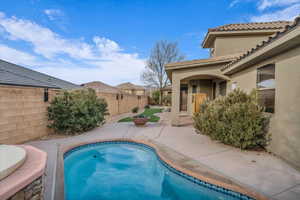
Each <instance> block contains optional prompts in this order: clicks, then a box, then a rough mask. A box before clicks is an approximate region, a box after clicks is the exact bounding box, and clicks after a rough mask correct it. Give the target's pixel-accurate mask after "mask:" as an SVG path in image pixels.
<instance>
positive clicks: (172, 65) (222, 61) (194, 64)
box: [165, 58, 234, 71]
mask: <svg viewBox="0 0 300 200" xmlns="http://www.w3.org/2000/svg"><path fill="white" fill-rule="evenodd" d="M233 60H234V58H230V59H224V60H218V61H210V62H203V63H193V64H188V63H186V64H185V63H180V64H178V65H176V63H172V64H170V65H166V66H165V70H166V71H169V70H175V69H186V68H193V67H203V66H210V65H215V64H222V63H226V62H230V61H233ZM187 62H189V61H187Z"/></svg>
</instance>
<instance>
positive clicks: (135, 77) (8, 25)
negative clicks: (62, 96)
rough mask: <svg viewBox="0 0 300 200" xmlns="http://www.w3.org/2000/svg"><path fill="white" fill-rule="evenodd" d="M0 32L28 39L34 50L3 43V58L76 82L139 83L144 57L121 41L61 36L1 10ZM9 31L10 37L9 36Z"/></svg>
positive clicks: (19, 38)
mask: <svg viewBox="0 0 300 200" xmlns="http://www.w3.org/2000/svg"><path fill="white" fill-rule="evenodd" d="M0 29H2V31H3V32H4V33H5V34H1V35H0V36H2V37H4V38H5V39H9V40H14V41H15V42H21V43H24V42H26V43H28V44H30V45H31V46H32V50H33V52H34V54H31V53H28V52H23V51H20V50H17V49H14V48H11V47H9V46H6V45H0V58H2V59H4V60H7V61H10V62H12V63H17V64H20V65H23V66H31V68H33V69H35V70H37V71H40V72H44V73H47V74H50V75H52V76H56V77H59V78H62V79H65V80H68V81H72V82H74V83H84V82H88V81H93V80H100V81H104V82H107V83H109V84H113V85H115V84H118V83H121V82H124V81H132V82H135V83H139V77H140V73H141V71H142V70H143V68H144V66H145V60H144V59H142V58H140V57H139V55H138V54H137V53H125V52H124V50H123V49H122V48H121V47H120V46H119V44H118V43H117V42H115V41H113V40H110V39H108V38H104V37H100V36H95V37H93V38H92V41H93V42H92V43H87V42H84V41H83V39H68V38H64V37H61V36H60V35H58V34H57V33H55V32H53V31H52V30H50V29H48V28H46V27H43V26H41V25H38V24H36V23H35V22H32V21H29V20H24V19H19V18H17V17H6V16H5V14H4V13H1V12H0ZM6 35H8V37H6Z"/></svg>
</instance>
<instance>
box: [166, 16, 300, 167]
mask: <svg viewBox="0 0 300 200" xmlns="http://www.w3.org/2000/svg"><path fill="white" fill-rule="evenodd" d="M202 47H203V48H209V49H210V54H211V56H210V58H208V59H200V60H191V61H184V62H178V63H170V64H167V65H166V66H165V69H166V72H167V74H168V76H169V78H170V80H171V81H172V124H173V125H179V124H180V116H181V115H192V114H193V113H194V112H197V111H198V110H199V109H200V108H199V104H201V102H202V101H203V100H204V99H206V98H209V99H214V98H216V97H217V96H218V95H226V94H228V93H229V92H230V91H232V90H233V89H235V88H240V89H242V90H244V91H247V92H250V91H251V90H252V89H254V88H256V89H257V90H258V95H259V100H260V103H261V104H262V105H263V106H265V108H266V112H270V113H272V114H271V115H272V118H271V126H270V131H271V134H272V141H271V144H270V146H269V148H270V150H271V151H272V152H273V153H275V154H277V155H279V156H281V157H282V158H284V159H285V160H287V161H289V162H290V163H292V164H293V165H294V166H296V167H298V168H300V148H299V147H300V134H299V133H300V104H299V102H300V101H299V99H300V17H297V18H296V19H295V20H294V21H275V22H263V23H243V24H229V25H224V26H219V27H216V28H212V29H208V32H207V34H206V37H205V39H204V41H203V43H202Z"/></svg>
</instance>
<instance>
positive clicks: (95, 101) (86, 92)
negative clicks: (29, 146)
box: [48, 89, 108, 135]
mask: <svg viewBox="0 0 300 200" xmlns="http://www.w3.org/2000/svg"><path fill="white" fill-rule="evenodd" d="M107 114H108V112H107V103H106V101H105V100H104V99H100V98H98V97H97V95H96V93H95V91H94V90H93V89H83V90H75V91H64V92H63V93H62V94H61V95H58V96H56V97H55V98H54V99H53V101H51V103H50V105H49V107H48V120H49V127H50V128H53V129H54V130H55V131H56V132H58V133H62V134H71V135H72V134H76V133H81V132H84V131H87V130H90V129H93V128H95V127H97V126H99V125H101V124H103V123H104V122H105V115H107Z"/></svg>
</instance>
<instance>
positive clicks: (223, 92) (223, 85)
mask: <svg viewBox="0 0 300 200" xmlns="http://www.w3.org/2000/svg"><path fill="white" fill-rule="evenodd" d="M226 88H227V82H226V81H222V82H221V83H219V94H220V95H221V96H225V95H226Z"/></svg>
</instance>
